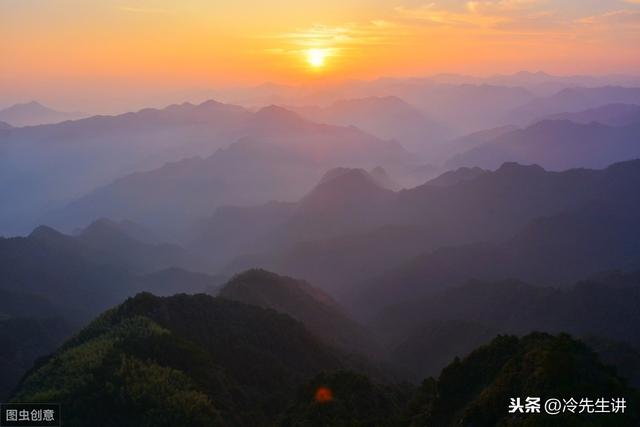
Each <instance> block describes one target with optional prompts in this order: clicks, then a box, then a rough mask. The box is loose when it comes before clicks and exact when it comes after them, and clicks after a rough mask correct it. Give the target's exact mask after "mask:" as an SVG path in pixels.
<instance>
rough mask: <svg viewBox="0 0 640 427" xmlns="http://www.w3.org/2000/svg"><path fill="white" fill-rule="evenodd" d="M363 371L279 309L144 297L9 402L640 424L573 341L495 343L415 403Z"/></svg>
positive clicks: (165, 416)
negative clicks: (554, 401) (545, 412)
mask: <svg viewBox="0 0 640 427" xmlns="http://www.w3.org/2000/svg"><path fill="white" fill-rule="evenodd" d="M365 365H366V364H361V365H360V366H358V370H359V371H360V373H357V374H356V373H353V372H346V371H344V369H349V368H351V369H353V367H354V365H353V363H352V362H350V361H348V360H347V359H346V358H345V357H344V356H342V355H341V354H340V353H339V352H337V351H335V350H331V349H330V348H328V347H326V346H324V345H323V344H322V343H321V342H320V341H318V340H316V339H315V338H314V337H313V336H312V335H311V334H309V333H308V332H307V331H306V329H305V328H304V327H303V326H302V324H300V323H298V322H297V321H295V320H293V319H291V318H290V317H288V316H286V315H282V314H278V313H276V312H275V311H273V310H267V309H263V308H259V307H255V306H249V305H245V304H241V303H237V302H233V301H228V300H225V299H222V298H214V297H211V296H207V295H202V294H200V295H192V296H188V295H184V294H183V295H176V296H173V297H164V298H162V297H155V296H153V295H151V294H139V295H137V296H136V297H135V298H131V299H129V300H127V301H126V302H125V303H123V304H121V305H120V306H117V307H115V308H113V309H111V310H109V311H107V312H105V313H104V314H103V315H102V316H100V317H99V318H98V319H96V320H95V321H94V322H93V323H91V324H90V325H89V326H88V327H87V328H85V329H84V330H82V331H81V332H80V333H79V334H78V335H77V336H75V337H74V338H73V339H71V340H69V341H67V342H66V343H65V344H64V345H63V346H62V347H61V348H60V349H59V350H57V351H56V352H55V353H54V354H53V355H52V356H50V357H48V358H45V359H42V360H40V361H39V362H37V363H36V366H34V368H32V370H31V371H30V373H29V374H28V375H27V376H26V377H25V378H24V379H23V380H22V382H21V384H20V385H19V387H18V388H17V390H16V392H15V393H14V394H13V397H12V399H11V400H12V401H14V402H36V403H37V402H60V403H61V405H62V407H63V414H64V415H63V416H64V425H65V426H71V427H74V426H88V425H91V426H98V427H100V426H109V427H111V426H114V427H115V426H118V427H127V426H136V427H137V426H154V427H158V426H190V427H191V426H247V427H248V426H252V427H253V426H273V425H281V426H416V427H417V426H424V425H434V426H448V425H465V426H472V425H473V426H494V425H505V426H512V425H527V426H530V425H533V426H538V425H539V426H546V425H577V426H583V425H584V426H589V425H594V426H595V425H598V426H609V425H611V426H613V425H615V426H627V425H629V426H631V425H636V424H634V423H637V421H638V418H637V408H636V406H635V405H636V403H637V395H636V394H635V392H634V391H633V390H632V389H630V388H629V387H627V386H626V385H625V383H624V381H623V380H621V379H620V378H618V377H617V376H616V375H615V374H614V372H613V371H612V370H611V369H609V368H606V367H605V366H603V365H602V364H601V363H600V362H599V361H598V358H597V356H596V355H595V353H593V352H592V351H591V350H589V348H588V347H586V346H585V345H584V344H582V343H580V342H577V341H575V340H573V339H571V338H569V337H568V336H566V335H560V336H558V337H553V336H550V335H544V334H533V335H530V336H528V337H525V338H523V339H518V338H515V337H498V338H497V339H495V340H494V341H493V342H492V343H491V344H490V345H489V346H486V347H481V348H480V349H479V350H476V351H474V352H473V353H471V355H470V356H468V357H467V358H465V359H464V360H463V361H460V360H458V359H456V360H454V362H453V363H452V364H450V365H449V366H448V367H447V368H446V369H445V370H444V371H443V372H442V374H441V375H440V377H439V379H438V380H437V381H434V380H433V379H430V380H427V381H425V382H424V383H423V385H422V387H421V388H420V389H419V390H418V392H417V393H416V392H415V389H414V388H413V387H412V386H410V385H391V384H386V385H385V384H381V383H379V382H376V380H373V379H369V378H367V377H366V376H365V375H364V372H363V371H366V369H363V366H365ZM518 396H540V397H543V398H546V397H558V398H563V397H569V396H577V397H588V398H595V397H603V396H604V397H607V398H620V397H622V398H625V399H627V402H628V406H627V411H626V415H608V416H598V415H593V416H591V415H590V416H581V415H575V416H573V415H572V416H571V417H568V416H558V417H557V418H553V419H552V418H546V417H543V416H542V415H540V416H530V417H525V416H524V415H521V416H519V417H513V416H509V415H508V414H507V408H508V403H509V401H508V399H509V398H510V397H518ZM459 420H460V421H461V422H458V421H459ZM555 420H559V421H562V422H564V424H562V423H561V424H549V423H550V422H551V421H555ZM567 421H570V422H571V424H567V423H566V422H567ZM545 423H546V424H545Z"/></svg>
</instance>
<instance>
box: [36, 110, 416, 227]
mask: <svg viewBox="0 0 640 427" xmlns="http://www.w3.org/2000/svg"><path fill="white" fill-rule="evenodd" d="M246 129H247V131H248V134H247V136H245V137H244V138H242V139H240V140H238V141H237V142H234V143H233V144H231V145H230V146H228V147H227V148H224V149H219V150H218V151H216V152H215V153H214V154H212V155H211V156H209V157H206V158H200V157H195V158H189V159H185V160H181V161H179V162H175V163H170V164H166V165H164V166H163V167H161V168H158V169H154V170H151V171H148V172H142V173H135V174H132V175H127V176H125V177H123V178H120V179H118V180H116V181H115V182H113V183H111V184H109V185H107V186H104V187H101V188H99V189H97V190H95V191H94V192H92V193H90V194H88V195H86V196H83V197H81V198H79V199H77V200H75V201H74V202H72V203H71V204H69V205H68V206H67V207H65V208H63V209H62V210H60V211H58V212H56V213H55V214H52V215H51V216H50V217H49V220H48V222H50V223H52V224H54V225H58V226H59V227H60V226H62V227H63V228H69V227H70V226H71V225H72V224H78V223H80V224H81V223H83V222H85V223H86V222H90V221H92V220H94V219H96V218H97V217H101V216H106V217H109V218H114V219H128V220H133V221H135V222H138V223H140V224H143V225H145V226H148V227H150V228H152V229H155V230H158V229H161V230H163V231H164V233H165V235H170V234H171V233H170V230H172V229H175V228H179V227H180V226H184V224H190V223H191V222H193V221H196V220H198V219H200V218H204V217H207V216H209V215H211V213H213V211H214V210H215V209H216V208H217V207H219V206H223V205H255V204H259V203H265V202H268V201H270V200H290V199H295V198H297V197H299V196H300V195H302V194H304V192H305V191H307V189H308V188H310V187H311V186H312V185H313V182H315V181H316V180H317V179H318V178H319V177H320V176H321V175H322V173H323V172H324V171H326V170H327V169H329V168H331V167H333V166H339V165H342V164H355V165H362V166H363V167H367V168H372V167H375V166H378V165H380V164H384V165H389V166H390V167H392V168H396V169H402V168H403V167H404V165H406V164H410V163H411V158H410V156H409V155H408V153H406V151H405V150H404V149H402V147H400V145H398V144H397V143H394V142H389V141H384V140H381V139H378V138H376V137H373V136H371V135H368V134H365V133H364V132H362V131H360V130H358V129H356V128H353V127H339V126H331V125H322V124H316V123H312V122H309V121H306V120H304V119H302V118H300V117H299V116H298V115H296V114H295V113H292V112H289V111H287V110H285V109H282V108H279V107H267V108H264V109H262V110H260V111H258V112H257V113H255V114H253V115H252V116H251V120H250V121H249V122H247V123H246ZM177 225H178V226H177Z"/></svg>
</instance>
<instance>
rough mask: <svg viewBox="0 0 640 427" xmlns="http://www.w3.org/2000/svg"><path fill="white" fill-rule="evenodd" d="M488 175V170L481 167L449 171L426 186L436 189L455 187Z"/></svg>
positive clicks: (428, 182)
mask: <svg viewBox="0 0 640 427" xmlns="http://www.w3.org/2000/svg"><path fill="white" fill-rule="evenodd" d="M486 173H488V172H487V171H486V170H484V169H482V168H479V167H472V168H468V167H462V168H458V169H456V170H452V171H447V172H445V173H443V174H441V175H438V176H437V177H436V178H433V179H432V180H429V181H427V182H426V185H431V186H435V187H448V186H450V185H455V184H457V183H459V182H462V181H469V180H472V179H476V178H477V177H479V176H480V175H483V174H486Z"/></svg>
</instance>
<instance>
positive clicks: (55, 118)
mask: <svg viewBox="0 0 640 427" xmlns="http://www.w3.org/2000/svg"><path fill="white" fill-rule="evenodd" d="M85 115H86V114H82V113H66V112H62V111H56V110H52V109H51V108H48V107H45V106H44V105H42V104H40V103H39V102H36V101H31V102H25V103H23V104H15V105H12V106H10V107H7V108H4V109H2V110H0V121H3V122H7V123H9V124H10V125H11V126H16V127H20V126H36V125H41V124H47V123H57V122H62V121H65V120H73V119H78V118H80V117H82V116H85Z"/></svg>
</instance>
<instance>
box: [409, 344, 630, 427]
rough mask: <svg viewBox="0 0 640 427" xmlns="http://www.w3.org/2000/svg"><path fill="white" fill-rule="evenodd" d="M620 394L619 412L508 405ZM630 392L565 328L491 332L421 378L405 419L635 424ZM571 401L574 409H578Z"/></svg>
mask: <svg viewBox="0 0 640 427" xmlns="http://www.w3.org/2000/svg"><path fill="white" fill-rule="evenodd" d="M518 397H520V398H521V400H522V401H524V399H525V398H526V397H539V398H541V401H542V402H544V401H545V400H546V399H551V398H555V399H560V400H562V399H570V398H574V399H577V400H578V401H580V400H581V399H585V398H588V399H592V400H593V401H595V400H596V399H599V398H605V399H609V401H610V399H612V398H625V399H626V402H627V408H626V410H625V413H624V414H621V413H618V414H611V413H607V414H595V413H585V412H586V411H584V412H583V413H582V414H578V413H575V414H574V413H569V412H565V413H560V414H558V415H547V414H545V413H544V410H541V413H540V414H537V413H529V414H527V413H514V414H510V413H509V412H508V408H509V403H510V399H511V398H518ZM638 397H639V396H638V392H637V391H635V390H632V389H630V388H629V387H628V386H627V385H626V384H625V382H624V381H622V380H621V379H620V378H618V377H617V376H616V375H615V373H614V372H613V371H612V370H611V369H610V368H607V367H605V366H604V365H602V364H601V363H600V361H599V360H598V358H597V356H596V355H595V353H593V351H591V350H590V349H589V348H588V347H587V346H586V345H584V344H583V343H581V342H579V341H575V340H573V339H572V338H570V337H569V336H567V335H559V336H555V337H554V336H551V335H547V334H540V333H534V334H531V335H528V336H526V337H524V338H520V339H519V338H516V337H513V336H499V337H497V338H496V339H494V340H493V341H492V342H491V343H490V344H489V345H487V346H483V347H480V348H479V349H477V350H475V351H474V352H472V353H471V354H470V355H469V356H468V357H466V358H465V359H463V360H459V359H456V360H454V361H453V363H451V364H450V365H449V366H447V367H446V368H445V369H444V370H443V371H442V373H441V374H440V377H439V378H438V380H437V381H433V380H427V381H425V382H424V383H423V385H422V387H421V389H420V391H419V393H418V394H417V397H416V398H415V399H414V401H413V402H412V403H411V404H410V406H409V408H410V409H409V414H408V416H409V418H410V423H411V425H412V426H439V427H446V426H467V427H469V426H476V427H485V426H486V427H489V426H527V427H534V426H536V427H537V426H540V427H542V426H544V427H553V426H600V427H605V426H617V427H621V426H636V425H638V422H639V421H640V419H639V418H638V408H637V402H638ZM578 411H579V409H577V410H576V412H578Z"/></svg>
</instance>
